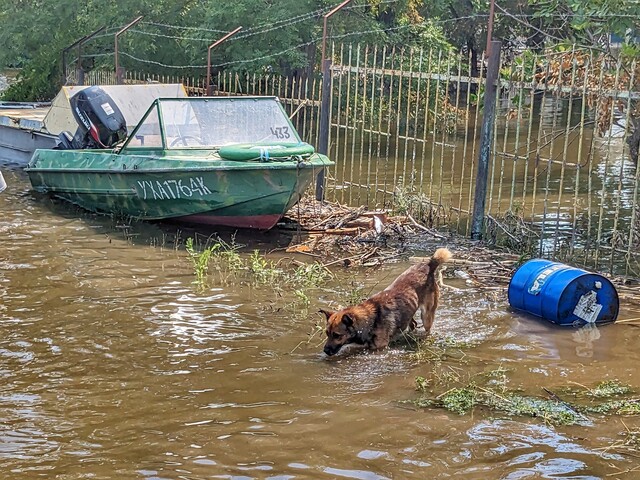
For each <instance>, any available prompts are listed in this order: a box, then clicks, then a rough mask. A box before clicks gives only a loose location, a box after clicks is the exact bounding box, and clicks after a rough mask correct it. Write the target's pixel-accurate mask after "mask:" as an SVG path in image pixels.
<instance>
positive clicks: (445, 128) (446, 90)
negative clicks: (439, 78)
mask: <svg viewBox="0 0 640 480" xmlns="http://www.w3.org/2000/svg"><path fill="white" fill-rule="evenodd" d="M450 59H451V51H448V52H447V75H446V77H445V82H444V91H443V93H442V98H443V100H442V112H441V115H442V121H441V122H440V124H441V128H442V135H441V137H440V142H441V144H442V145H441V147H440V182H439V184H438V208H442V206H443V202H442V197H443V195H442V193H443V189H444V156H445V149H446V145H447V137H448V133H449V132H448V129H449V112H448V111H447V109H448V107H449V83H450V81H451V60H450ZM436 219H437V220H438V221H439V216H436Z"/></svg>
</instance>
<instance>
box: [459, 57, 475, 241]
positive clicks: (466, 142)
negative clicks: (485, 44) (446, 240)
mask: <svg viewBox="0 0 640 480" xmlns="http://www.w3.org/2000/svg"><path fill="white" fill-rule="evenodd" d="M467 72H468V73H467V79H468V81H467V94H466V97H467V98H466V100H465V119H464V140H463V144H462V165H461V168H460V182H459V185H460V194H459V196H458V227H457V231H458V233H459V234H462V235H466V234H467V232H466V229H465V231H463V232H461V231H460V228H461V226H462V225H461V223H460V216H461V214H462V209H463V207H462V198H463V193H464V190H465V186H464V184H465V173H466V170H467V147H468V146H469V128H470V127H469V121H470V120H471V85H472V83H471V54H470V53H469V55H468V56H467ZM472 137H473V135H472ZM469 196H471V195H469ZM467 217H468V215H467Z"/></svg>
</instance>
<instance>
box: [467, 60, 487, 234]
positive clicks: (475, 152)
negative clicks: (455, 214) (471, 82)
mask: <svg viewBox="0 0 640 480" xmlns="http://www.w3.org/2000/svg"><path fill="white" fill-rule="evenodd" d="M485 63H486V62H485V53H484V52H482V56H481V57H480V72H478V83H477V84H476V106H475V111H476V114H475V119H474V123H473V148H472V149H471V165H470V168H469V197H468V204H467V211H468V212H469V216H468V217H467V224H466V227H465V234H466V235H469V234H471V221H472V217H471V208H472V205H473V199H474V196H475V186H474V183H475V182H474V179H475V173H476V158H477V157H478V134H479V133H480V130H479V129H478V124H479V120H480V90H481V86H482V84H481V83H480V79H481V78H484V77H485V76H486V75H485V73H484V72H485Z"/></svg>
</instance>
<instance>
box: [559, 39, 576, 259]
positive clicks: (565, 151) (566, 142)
mask: <svg viewBox="0 0 640 480" xmlns="http://www.w3.org/2000/svg"><path fill="white" fill-rule="evenodd" d="M575 54H576V52H575V47H574V48H573V50H572V52H571V65H572V67H573V68H572V69H571V87H570V88H571V93H570V94H569V107H568V113H567V125H566V127H565V131H564V144H563V146H562V165H561V167H560V181H559V183H558V206H557V208H556V233H555V235H554V236H553V253H554V255H555V254H556V253H557V252H558V240H559V237H560V217H561V215H562V211H563V205H562V190H563V189H564V177H565V172H566V165H567V156H568V153H569V152H568V150H569V137H570V136H571V115H572V113H573V92H574V90H575V85H576V70H577V68H576V66H577V64H576V58H575Z"/></svg>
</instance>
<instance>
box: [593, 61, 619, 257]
mask: <svg viewBox="0 0 640 480" xmlns="http://www.w3.org/2000/svg"><path fill="white" fill-rule="evenodd" d="M620 62H621V61H620V60H618V64H617V67H616V74H615V80H614V82H613V95H614V97H613V98H616V97H617V96H618V92H619V91H620V85H619V82H620V70H621V63H620ZM600 86H602V84H600ZM601 95H607V94H606V93H605V92H601ZM613 98H607V103H608V104H610V112H609V121H608V125H612V124H613V119H614V110H615V108H614V107H615V105H614V102H613ZM604 158H605V160H604V170H603V172H602V188H601V189H600V211H599V218H598V240H597V245H596V252H595V253H596V255H595V259H594V260H595V266H596V268H598V262H599V260H600V249H601V246H602V243H601V242H602V228H603V226H604V216H605V212H604V206H605V203H606V201H607V179H608V176H609V166H610V165H609V164H610V160H611V135H609V136H608V138H607V149H606V153H605V157H604Z"/></svg>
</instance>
